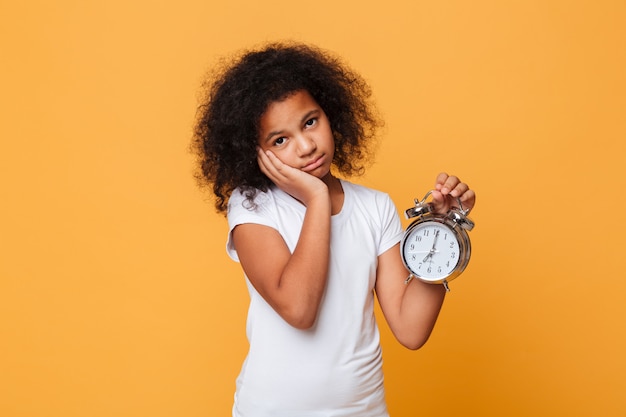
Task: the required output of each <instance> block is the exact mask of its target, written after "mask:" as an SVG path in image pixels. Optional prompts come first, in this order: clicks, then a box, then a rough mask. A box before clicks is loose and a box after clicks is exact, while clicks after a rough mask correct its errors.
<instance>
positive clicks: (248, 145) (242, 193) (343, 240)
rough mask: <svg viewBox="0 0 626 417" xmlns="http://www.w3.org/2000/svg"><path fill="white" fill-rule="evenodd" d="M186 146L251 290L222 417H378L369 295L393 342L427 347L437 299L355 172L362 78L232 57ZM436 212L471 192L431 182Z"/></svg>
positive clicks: (302, 55) (363, 130)
mask: <svg viewBox="0 0 626 417" xmlns="http://www.w3.org/2000/svg"><path fill="white" fill-rule="evenodd" d="M207 85H208V89H207V94H206V96H205V99H204V102H203V104H202V105H201V106H200V109H199V118H198V123H197V126H196V134H195V138H194V146H195V149H196V151H197V153H198V155H199V159H200V166H201V174H200V179H201V182H202V183H204V184H206V185H211V186H212V188H213V192H214V194H215V196H216V207H217V209H218V211H219V212H222V213H227V217H228V224H229V228H230V233H229V236H228V241H227V251H228V254H229V255H230V256H231V257H232V259H234V260H235V261H238V262H240V263H241V266H242V268H243V271H244V274H245V278H246V283H247V286H248V290H249V293H250V307H249V311H248V321H247V336H248V340H249V342H250V349H249V353H248V356H247V358H246V360H245V362H244V364H243V367H242V369H241V373H240V374H239V377H238V378H237V384H236V392H235V402H234V406H233V416H235V417H249V416H254V417H299V416H307V417H313V416H320V417H321V416H358V417H368V416H370V417H383V416H388V414H387V408H386V405H385V398H384V388H383V375H382V369H381V365H382V360H381V348H380V344H379V332H378V328H377V325H376V322H375V318H374V293H375V294H376V296H377V297H378V300H379V303H380V306H381V308H382V311H383V314H384V317H385V319H386V321H387V323H388V324H389V326H390V328H391V330H392V332H393V334H394V335H395V337H396V338H397V339H398V341H399V342H400V343H402V344H403V345H404V346H406V347H407V348H409V349H418V348H419V347H420V346H422V345H423V344H424V343H425V342H426V340H427V339H428V337H429V335H430V333H431V331H432V329H433V326H434V324H435V321H436V319H437V315H438V313H439V310H440V307H441V305H442V303H443V299H444V295H445V289H444V287H443V286H440V285H432V284H427V283H423V282H421V281H418V280H412V281H411V282H410V283H409V284H408V285H406V284H405V279H406V278H407V276H408V274H409V273H408V271H407V270H406V269H405V267H404V265H403V263H402V260H401V256H400V250H399V242H400V239H401V237H402V233H403V230H402V227H401V224H400V219H399V216H398V214H397V211H396V208H395V206H394V204H393V202H392V201H391V200H390V198H389V197H388V196H387V195H386V194H384V193H381V192H379V191H375V190H372V189H369V188H366V187H363V186H359V185H355V184H353V183H351V182H348V181H346V180H344V179H340V178H338V177H337V176H336V175H335V173H334V172H335V170H336V172H339V173H341V174H343V175H344V176H349V175H351V174H355V173H360V172H361V171H362V169H363V161H364V158H365V156H366V155H367V145H369V143H370V142H371V140H372V139H373V138H374V136H375V133H376V128H377V127H379V126H380V123H379V120H378V119H377V117H376V115H375V113H374V111H373V107H372V105H371V103H370V101H369V98H370V90H369V87H368V86H367V84H366V83H365V82H364V81H363V79H362V78H361V77H360V76H359V75H357V74H355V73H354V72H352V71H351V70H350V69H349V68H347V67H346V66H344V65H343V64H342V63H341V62H340V61H338V60H337V59H336V58H334V57H332V56H330V55H329V54H328V53H326V52H324V51H321V50H319V49H317V48H314V47H311V46H306V45H299V44H272V45H269V46H266V47H265V48H263V49H261V50H253V51H249V52H247V53H244V54H243V55H242V56H240V57H239V58H237V59H235V60H234V62H233V63H232V64H231V65H229V66H227V67H225V68H224V69H222V70H221V71H220V72H218V73H217V74H214V76H213V78H212V79H211V81H209V83H208V84H207ZM434 190H435V191H434V192H433V194H432V197H433V204H434V206H435V208H436V210H437V211H439V212H447V211H448V209H449V208H450V207H451V206H452V205H455V203H456V198H457V197H458V198H460V199H461V201H462V203H463V207H466V208H471V207H473V205H474V200H475V196H474V192H473V191H472V190H470V189H469V187H468V186H467V185H466V184H465V183H463V182H461V181H460V180H459V179H458V178H457V177H455V176H449V175H447V174H445V173H442V174H439V175H438V176H437V178H436V181H435V189H434Z"/></svg>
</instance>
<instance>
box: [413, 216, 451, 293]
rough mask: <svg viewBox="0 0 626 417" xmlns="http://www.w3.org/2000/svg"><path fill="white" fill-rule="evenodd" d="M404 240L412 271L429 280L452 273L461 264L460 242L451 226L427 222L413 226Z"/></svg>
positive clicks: (441, 277)
mask: <svg viewBox="0 0 626 417" xmlns="http://www.w3.org/2000/svg"><path fill="white" fill-rule="evenodd" d="M407 233H408V234H407V235H406V237H405V239H404V243H403V246H402V256H403V258H404V262H405V264H406V266H407V267H408V268H409V270H410V271H411V272H412V273H413V274H414V275H417V276H419V277H420V278H423V279H426V280H433V281H434V280H439V279H443V278H446V277H447V276H449V275H450V274H451V273H452V272H453V271H454V269H455V268H456V266H457V264H458V263H459V252H460V248H459V241H458V240H457V238H456V235H455V233H454V232H453V231H451V230H450V228H449V227H447V226H445V225H443V224H441V223H437V222H424V223H420V224H417V225H416V226H415V227H413V228H411V229H410V230H409V231H408V232H407Z"/></svg>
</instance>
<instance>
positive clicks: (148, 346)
mask: <svg viewBox="0 0 626 417" xmlns="http://www.w3.org/2000/svg"><path fill="white" fill-rule="evenodd" d="M625 12H626V5H625V4H624V2H622V1H598V2H583V1H571V0H570V1H525V2H519V1H515V2H503V1H495V0H493V1H486V0H477V1H471V2H469V1H458V0H453V1H441V2H433V1H421V0H418V1H414V0H403V1H393V0H392V1H387V2H382V3H374V2H356V1H354V2H339V1H328V0H320V1H318V2H313V3H298V2H295V3H294V2H291V1H275V2H253V1H247V2H242V1H229V2H220V3H216V2H210V1H199V0H196V1H187V0H181V1H147V0H142V1H121V0H109V1H107V2H104V1H103V2H99V1H72V0H58V1H54V2H48V1H30V2H15V1H8V0H2V2H1V3H0V42H1V45H0V46H1V56H2V58H1V59H2V65H1V66H0V72H1V74H0V75H1V76H0V91H1V92H0V101H1V103H0V105H1V109H0V110H1V111H0V138H1V148H0V158H1V161H0V185H1V196H0V199H1V204H0V257H1V258H0V277H1V281H0V415H2V416H6V417H18V416H19V417H35V416H37V417H40V416H41V417H43V416H46V417H48V416H49V417H52V416H54V417H56V416H59V417H74V416H77V417H78V416H81V417H83V416H90V417H104V416H107V417H108V416H116V417H124V416H128V417H137V416H150V417H160V416H186V417H192V416H225V415H229V413H230V407H231V403H232V394H233V390H234V379H235V377H236V375H237V373H238V372H239V367H240V365H241V361H242V360H243V357H244V355H245V352H246V348H247V345H246V340H245V334H244V323H245V314H246V307H247V293H246V290H245V285H244V282H243V278H242V275H241V272H240V269H239V266H238V265H237V264H235V263H233V262H231V261H230V260H229V259H228V258H227V256H226V253H225V251H224V244H225V238H226V236H225V233H226V222H225V219H224V218H222V217H221V216H219V215H217V214H216V213H215V212H214V211H213V207H212V203H211V202H210V201H208V200H207V196H206V195H202V194H201V192H200V191H199V190H198V189H197V187H196V184H195V183H194V180H193V177H192V165H193V157H192V156H191V155H190V154H189V152H188V144H189V140H190V137H191V129H192V125H193V122H194V111H195V107H196V105H197V94H198V91H199V86H200V82H201V79H202V77H203V74H204V72H205V71H206V69H207V68H208V67H209V66H210V65H211V63H213V62H215V60H216V59H217V58H218V57H220V56H222V55H224V54H226V53H228V52H230V51H233V50H238V49H240V48H242V47H247V46H250V45H256V44H258V43H260V42H264V41H266V40H276V39H287V38H290V39H296V40H301V41H306V42H312V43H315V44H317V45H319V46H321V47H323V48H326V49H330V50H332V51H335V52H336V53H337V54H339V55H341V56H343V57H344V58H345V59H346V61H348V62H349V63H350V64H351V65H352V66H353V67H355V68H356V69H358V70H359V71H360V72H361V73H362V74H363V75H364V76H365V78H366V79H367V80H369V82H370V83H371V85H372V87H373V89H374V93H375V96H376V98H377V102H378V105H379V107H380V110H381V111H382V113H383V114H384V117H385V119H386V122H387V124H386V129H385V131H384V132H383V135H382V141H381V145H380V150H379V153H378V157H377V161H376V164H375V165H374V166H373V167H372V168H371V169H370V170H369V171H368V174H367V176H365V177H363V178H360V179H358V180H357V181H358V182H360V183H363V184H365V185H369V186H372V187H375V188H378V189H382V190H385V191H387V192H389V193H390V194H391V196H392V197H393V199H394V201H395V202H396V204H397V206H398V210H399V211H403V210H404V209H406V208H408V207H410V206H411V205H412V199H413V198H414V197H421V196H422V195H423V194H424V193H425V192H426V191H427V190H428V189H429V188H430V187H431V186H432V183H433V181H434V177H435V175H436V174H437V173H438V172H439V171H440V170H446V171H449V172H452V173H455V174H458V175H459V176H461V177H462V178H463V179H464V180H466V181H467V182H469V183H470V184H471V185H472V187H473V188H475V189H476V191H477V193H478V205H477V208H476V210H475V211H474V212H473V214H472V218H473V220H474V221H475V222H476V224H477V226H476V228H475V230H474V231H472V232H471V238H472V243H473V246H474V254H473V258H472V261H471V262H470V265H469V267H468V269H467V271H466V272H465V274H464V275H463V276H462V277H461V278H459V279H457V280H455V281H454V282H453V283H452V285H451V286H452V293H451V294H450V295H449V297H448V299H447V301H446V304H445V306H444V309H443V312H442V314H441V317H440V320H439V323H438V325H437V327H436V329H435V331H434V333H433V335H432V338H431V340H430V341H429V343H428V344H427V345H426V346H425V347H424V348H423V349H421V350H419V351H417V352H411V351H407V350H405V349H403V348H402V347H401V346H400V345H399V344H398V343H397V342H396V341H395V340H393V338H392V337H391V335H390V333H389V331H388V329H387V327H386V325H385V324H381V329H382V332H383V341H382V343H383V349H384V361H385V364H384V366H385V372H386V384H387V390H388V401H389V407H390V411H391V412H392V415H393V416H395V417H401V416H414V415H424V416H458V415H468V416H568V417H572V416H604V417H606V416H624V415H626V399H625V397H624V388H625V386H626V355H625V354H624V352H626V334H625V328H626V326H625V324H626V280H625V279H624V278H625V277H624V268H623V262H624V250H625V249H626V245H625V244H624V238H625V236H626V227H625V225H624V219H623V215H622V213H623V212H624V207H625V206H626V201H625V198H624V189H625V188H626V172H625V170H626V168H625V165H626V156H625V155H626V149H625V148H626V146H625V145H624V142H625V139H626V116H625V110H626V82H625V77H624V74H626V48H625V39H626V29H625V27H626V26H625V25H624V22H625V21H626V13H625Z"/></svg>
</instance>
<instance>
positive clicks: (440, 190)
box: [431, 172, 476, 214]
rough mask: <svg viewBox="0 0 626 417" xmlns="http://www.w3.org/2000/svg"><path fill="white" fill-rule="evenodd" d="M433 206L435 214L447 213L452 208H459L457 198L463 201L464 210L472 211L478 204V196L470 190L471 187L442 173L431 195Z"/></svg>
mask: <svg viewBox="0 0 626 417" xmlns="http://www.w3.org/2000/svg"><path fill="white" fill-rule="evenodd" d="M431 196H432V198H433V201H432V205H433V208H434V209H435V212H437V213H440V214H445V213H447V212H448V211H449V210H450V208H452V207H458V205H459V203H458V201H457V198H460V199H461V203H462V204H463V209H465V210H471V209H472V208H473V207H474V204H475V203H476V194H475V193H474V191H473V190H470V188H469V186H468V185H467V184H465V183H464V182H461V180H460V179H459V178H458V177H456V176H454V175H448V174H446V173H445V172H442V173H441V174H439V175H438V176H437V180H436V182H435V189H434V190H433V192H432V194H431Z"/></svg>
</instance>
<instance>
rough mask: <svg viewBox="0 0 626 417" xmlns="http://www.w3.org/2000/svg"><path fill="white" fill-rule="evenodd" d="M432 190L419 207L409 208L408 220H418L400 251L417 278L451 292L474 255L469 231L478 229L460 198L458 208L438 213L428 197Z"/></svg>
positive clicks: (406, 213)
mask: <svg viewBox="0 0 626 417" xmlns="http://www.w3.org/2000/svg"><path fill="white" fill-rule="evenodd" d="M431 193H432V190H431V191H429V192H428V193H426V195H425V196H424V198H423V199H422V200H420V201H418V200H417V199H415V200H414V203H415V206H414V207H411V208H409V209H407V210H406V211H405V215H406V218H407V219H411V218H415V220H414V221H413V222H412V223H411V224H410V225H409V226H408V227H407V228H406V230H405V231H404V235H403V237H402V241H401V243H400V250H401V254H402V262H403V263H404V266H405V267H406V268H407V269H408V270H409V272H410V274H409V276H408V278H407V279H406V280H405V284H408V283H409V282H410V281H411V280H412V279H413V278H417V279H419V280H420V281H423V282H427V283H430V284H443V285H444V287H445V288H446V291H450V287H449V286H448V283H449V282H450V281H452V280H453V279H455V278H456V277H458V276H459V275H460V274H461V273H462V272H463V271H464V270H465V267H467V264H468V263H469V260H470V255H471V243H470V239H469V235H468V233H467V232H469V231H470V230H472V229H473V228H474V222H473V221H472V220H470V219H469V217H467V213H468V212H469V209H467V210H466V209H463V205H462V204H461V199H460V198H458V197H457V202H458V207H452V208H451V209H450V210H449V211H448V212H447V213H445V214H441V213H436V212H435V211H434V208H433V206H432V204H431V203H427V202H426V199H427V198H428V197H429V196H430V195H431Z"/></svg>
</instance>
